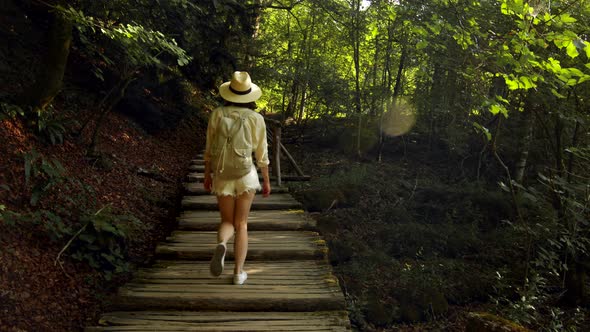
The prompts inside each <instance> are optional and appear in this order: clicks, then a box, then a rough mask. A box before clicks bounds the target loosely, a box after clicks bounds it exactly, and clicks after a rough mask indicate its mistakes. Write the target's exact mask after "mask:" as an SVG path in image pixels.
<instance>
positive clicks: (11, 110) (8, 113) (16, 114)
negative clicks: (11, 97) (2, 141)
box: [0, 102, 25, 121]
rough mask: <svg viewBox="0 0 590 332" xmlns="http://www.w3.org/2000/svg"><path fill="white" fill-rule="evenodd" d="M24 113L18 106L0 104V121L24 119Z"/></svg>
mask: <svg viewBox="0 0 590 332" xmlns="http://www.w3.org/2000/svg"><path fill="white" fill-rule="evenodd" d="M24 116H25V112H24V111H23V109H22V108H21V107H20V106H18V105H13V104H9V103H4V102H0V121H2V120H4V119H16V118H24Z"/></svg>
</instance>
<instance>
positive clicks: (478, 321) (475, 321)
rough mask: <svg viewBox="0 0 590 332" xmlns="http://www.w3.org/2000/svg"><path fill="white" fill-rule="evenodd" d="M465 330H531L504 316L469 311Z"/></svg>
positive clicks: (498, 331)
mask: <svg viewBox="0 0 590 332" xmlns="http://www.w3.org/2000/svg"><path fill="white" fill-rule="evenodd" d="M465 331H466V332H531V330H529V329H527V328H525V327H523V326H522V325H519V324H517V323H515V322H512V321H510V320H507V319H505V318H502V317H499V316H496V315H493V314H490V313H487V312H471V313H469V314H468V315H467V325H466V328H465Z"/></svg>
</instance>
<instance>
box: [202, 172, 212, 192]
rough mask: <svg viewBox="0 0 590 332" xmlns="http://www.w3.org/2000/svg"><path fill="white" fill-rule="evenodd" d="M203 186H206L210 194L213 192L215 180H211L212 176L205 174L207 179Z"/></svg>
mask: <svg viewBox="0 0 590 332" xmlns="http://www.w3.org/2000/svg"><path fill="white" fill-rule="evenodd" d="M203 184H204V186H205V190H206V191H207V192H208V193H210V192H211V187H212V186H213V180H212V179H211V174H210V173H206V174H205V179H204V180H203Z"/></svg>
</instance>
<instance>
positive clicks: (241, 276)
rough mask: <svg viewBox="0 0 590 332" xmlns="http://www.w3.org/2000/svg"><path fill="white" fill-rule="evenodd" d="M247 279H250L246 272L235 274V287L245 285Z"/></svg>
mask: <svg viewBox="0 0 590 332" xmlns="http://www.w3.org/2000/svg"><path fill="white" fill-rule="evenodd" d="M246 279H248V273H246V271H242V272H240V273H238V274H234V285H243V284H244V282H245V281H246Z"/></svg>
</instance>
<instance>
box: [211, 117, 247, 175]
mask: <svg viewBox="0 0 590 332" xmlns="http://www.w3.org/2000/svg"><path fill="white" fill-rule="evenodd" d="M252 112H253V111H252V110H250V109H247V108H240V109H227V108H225V107H222V109H221V116H220V117H219V122H218V123H217V130H216V131H215V134H214V137H213V141H212V143H211V152H210V153H211V169H212V171H213V173H214V174H215V177H217V178H220V179H223V180H235V179H239V178H241V177H244V176H245V175H247V174H248V173H250V171H251V170H252V164H253V161H252V130H251V128H250V124H249V122H248V117H249V116H250V115H251V113H252Z"/></svg>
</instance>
